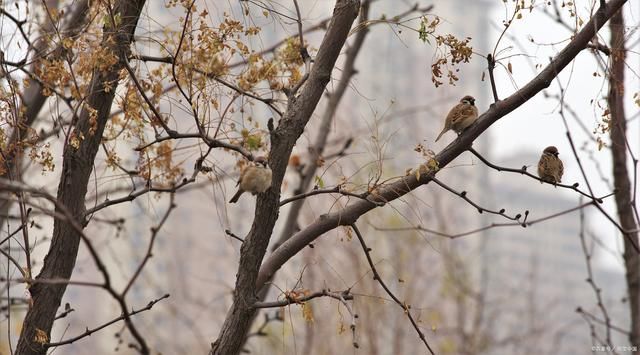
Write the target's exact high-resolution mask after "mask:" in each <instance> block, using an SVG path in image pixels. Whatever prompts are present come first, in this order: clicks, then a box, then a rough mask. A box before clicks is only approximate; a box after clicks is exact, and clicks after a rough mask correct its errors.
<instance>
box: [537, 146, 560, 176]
mask: <svg viewBox="0 0 640 355" xmlns="http://www.w3.org/2000/svg"><path fill="white" fill-rule="evenodd" d="M559 154H560V153H558V148H556V147H554V146H548V147H546V148H544V151H543V152H542V156H541V157H540V161H539V162H538V176H540V179H542V180H544V181H546V182H549V183H552V184H559V183H560V181H561V180H562V173H564V166H563V165H562V160H560V158H558V155H559ZM541 182H542V181H541Z"/></svg>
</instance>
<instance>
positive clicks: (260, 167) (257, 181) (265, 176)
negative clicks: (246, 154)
mask: <svg viewBox="0 0 640 355" xmlns="http://www.w3.org/2000/svg"><path fill="white" fill-rule="evenodd" d="M238 185H240V187H239V188H238V192H236V194H235V195H233V197H232V198H231V200H229V203H236V202H238V199H239V198H240V195H242V194H243V193H244V192H245V191H248V192H251V194H253V195H255V194H257V193H262V192H265V191H267V189H269V187H271V169H270V168H269V166H268V165H267V159H265V157H257V158H256V159H255V160H254V161H253V163H252V164H251V165H249V166H247V167H246V168H245V169H244V170H243V171H242V173H241V174H240V180H238Z"/></svg>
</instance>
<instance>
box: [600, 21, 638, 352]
mask: <svg viewBox="0 0 640 355" xmlns="http://www.w3.org/2000/svg"><path fill="white" fill-rule="evenodd" d="M609 29H610V31H611V40H610V41H609V48H610V50H611V55H610V60H609V71H608V78H609V95H608V97H607V102H608V106H609V115H610V118H611V121H610V122H609V129H610V131H609V132H610V135H611V155H612V157H613V181H614V186H615V189H616V191H617V192H616V195H615V199H616V207H617V209H618V218H619V220H620V225H622V227H623V228H624V229H625V231H626V234H627V238H626V239H625V241H624V255H623V257H624V264H625V267H626V278H627V287H628V302H629V311H630V315H631V326H630V328H629V341H630V343H631V345H633V346H636V347H638V348H640V254H639V253H638V252H637V251H636V250H634V247H633V243H635V244H636V245H637V244H638V224H637V223H638V221H637V220H636V218H638V214H637V213H638V212H637V208H636V198H635V196H636V192H635V190H632V188H633V189H635V188H636V186H635V184H636V182H635V181H634V184H633V185H632V184H631V181H630V180H629V168H628V164H629V159H628V157H627V151H629V152H631V149H630V147H629V142H628V139H627V117H626V114H625V109H624V97H625V82H624V80H625V69H626V66H627V63H626V59H627V49H626V48H625V42H626V41H625V36H626V34H625V25H624V15H623V12H622V10H620V11H618V12H616V13H615V15H613V17H612V18H611V20H610V22H609ZM631 155H632V158H633V161H632V164H633V165H632V171H633V176H634V180H636V179H637V174H638V171H637V164H638V161H637V160H636V158H635V156H633V153H631ZM636 181H637V180H636Z"/></svg>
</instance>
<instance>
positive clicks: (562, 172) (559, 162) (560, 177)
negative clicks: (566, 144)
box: [556, 158, 564, 182]
mask: <svg viewBox="0 0 640 355" xmlns="http://www.w3.org/2000/svg"><path fill="white" fill-rule="evenodd" d="M556 159H558V182H560V180H561V179H562V174H564V165H563V164H562V160H560V158H556Z"/></svg>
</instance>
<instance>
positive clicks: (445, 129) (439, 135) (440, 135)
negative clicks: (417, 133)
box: [436, 127, 447, 142]
mask: <svg viewBox="0 0 640 355" xmlns="http://www.w3.org/2000/svg"><path fill="white" fill-rule="evenodd" d="M446 131H447V127H445V128H444V129H443V130H442V132H440V134H438V138H436V142H437V141H438V139H440V137H442V135H443V134H444V132H446Z"/></svg>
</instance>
